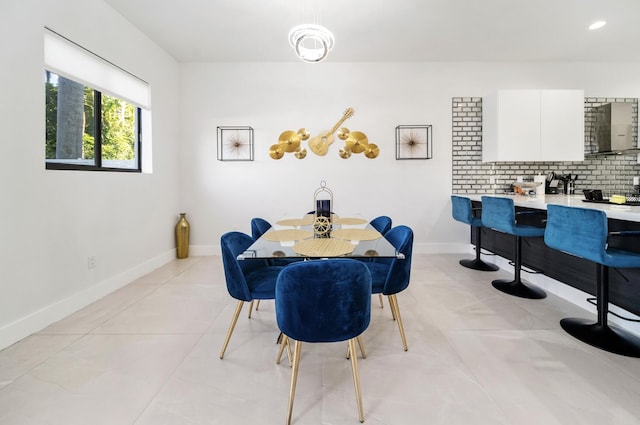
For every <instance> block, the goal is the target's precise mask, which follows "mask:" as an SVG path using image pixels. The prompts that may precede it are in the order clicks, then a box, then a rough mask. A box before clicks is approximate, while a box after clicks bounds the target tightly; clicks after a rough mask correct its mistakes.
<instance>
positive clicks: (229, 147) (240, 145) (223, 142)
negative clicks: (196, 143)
mask: <svg viewBox="0 0 640 425" xmlns="http://www.w3.org/2000/svg"><path fill="white" fill-rule="evenodd" d="M218 160H219V161H253V128H251V127H247V126H238V127H232V126H220V127H218Z"/></svg>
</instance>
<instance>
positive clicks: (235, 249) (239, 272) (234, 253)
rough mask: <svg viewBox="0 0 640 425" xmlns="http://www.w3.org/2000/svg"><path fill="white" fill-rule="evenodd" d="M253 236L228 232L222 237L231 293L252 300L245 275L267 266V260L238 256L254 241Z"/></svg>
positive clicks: (235, 296)
mask: <svg viewBox="0 0 640 425" xmlns="http://www.w3.org/2000/svg"><path fill="white" fill-rule="evenodd" d="M253 241H254V240H253V238H252V237H251V236H249V235H247V234H244V233H242V232H228V233H225V234H224V235H222V236H221V237H220V249H221V251H222V265H223V267H224V277H225V280H226V281H227V290H228V291H229V295H231V296H232V297H233V298H235V299H237V300H242V301H251V299H252V297H251V293H250V291H249V287H248V286H247V281H246V279H245V275H246V274H248V273H250V272H252V271H254V270H257V269H259V268H262V267H266V266H267V262H266V260H257V259H256V260H253V259H252V260H242V261H238V259H237V257H238V255H239V254H242V253H243V252H244V251H245V250H246V249H247V248H249V247H250V246H251V244H252V243H253Z"/></svg>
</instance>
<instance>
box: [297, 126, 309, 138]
mask: <svg viewBox="0 0 640 425" xmlns="http://www.w3.org/2000/svg"><path fill="white" fill-rule="evenodd" d="M298 135H299V136H300V138H301V139H302V140H307V139H308V138H309V136H311V133H309V131H307V129H306V128H301V129H300V130H298Z"/></svg>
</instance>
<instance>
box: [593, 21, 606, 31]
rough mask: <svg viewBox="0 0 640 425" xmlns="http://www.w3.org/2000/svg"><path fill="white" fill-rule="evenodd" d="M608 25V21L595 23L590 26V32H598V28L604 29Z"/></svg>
mask: <svg viewBox="0 0 640 425" xmlns="http://www.w3.org/2000/svg"><path fill="white" fill-rule="evenodd" d="M605 25H607V21H595V22H594V23H593V24H591V25H589V29H590V30H597V29H598V28H602V27H604V26H605Z"/></svg>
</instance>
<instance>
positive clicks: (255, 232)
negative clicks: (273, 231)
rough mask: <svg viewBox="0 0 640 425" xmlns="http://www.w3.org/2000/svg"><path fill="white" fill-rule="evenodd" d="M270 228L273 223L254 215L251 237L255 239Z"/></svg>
mask: <svg viewBox="0 0 640 425" xmlns="http://www.w3.org/2000/svg"><path fill="white" fill-rule="evenodd" d="M270 228H271V223H269V222H268V221H267V220H265V219H264V218H260V217H254V218H252V219H251V237H252V238H253V239H254V240H255V239H258V238H259V237H260V236H262V235H264V233H265V232H266V231H267V230H269V229H270Z"/></svg>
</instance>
